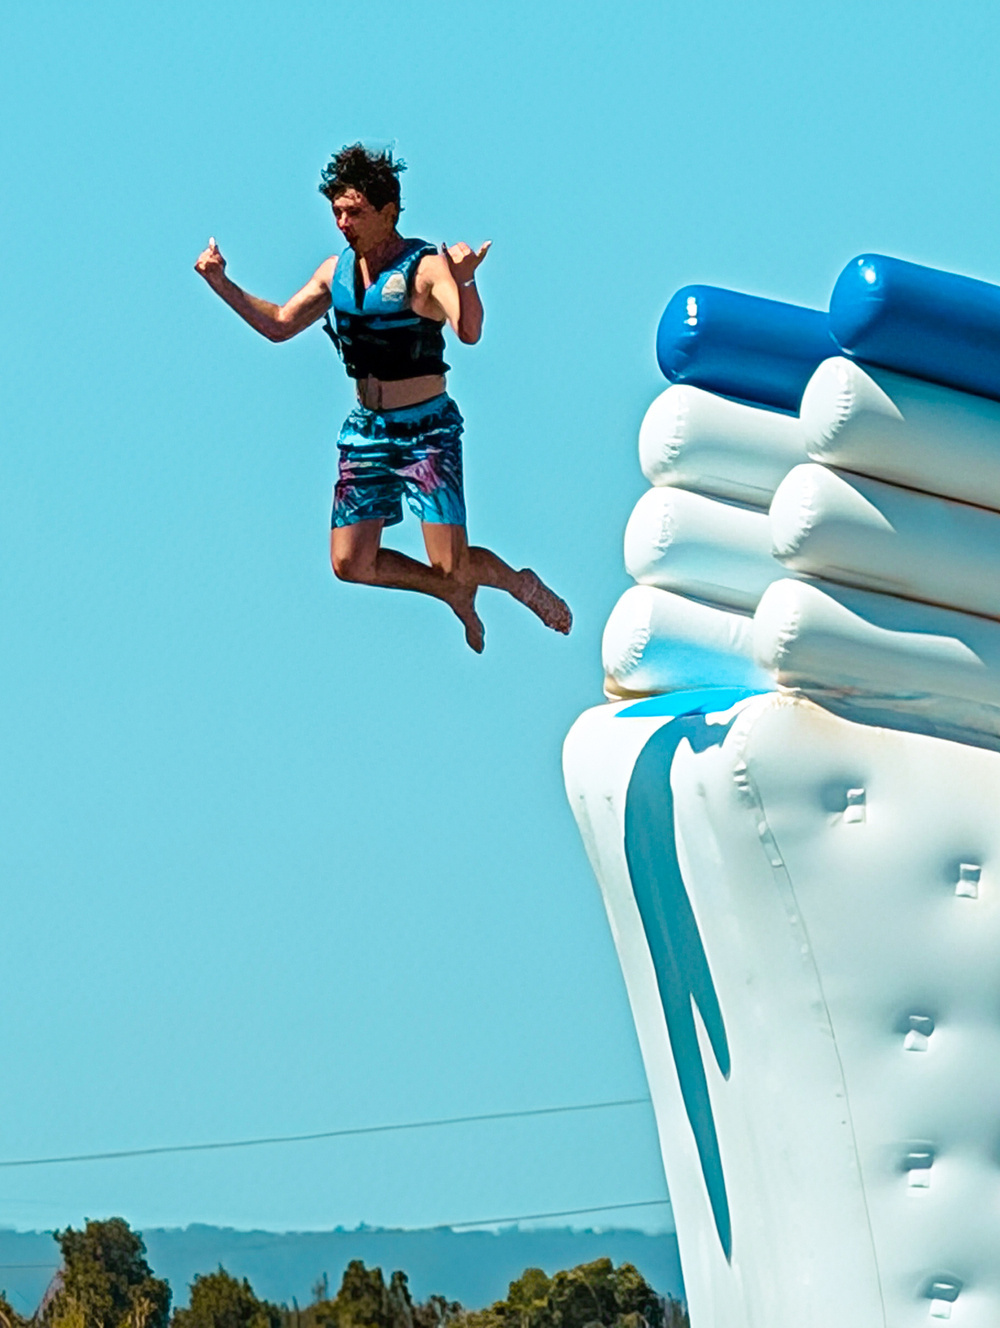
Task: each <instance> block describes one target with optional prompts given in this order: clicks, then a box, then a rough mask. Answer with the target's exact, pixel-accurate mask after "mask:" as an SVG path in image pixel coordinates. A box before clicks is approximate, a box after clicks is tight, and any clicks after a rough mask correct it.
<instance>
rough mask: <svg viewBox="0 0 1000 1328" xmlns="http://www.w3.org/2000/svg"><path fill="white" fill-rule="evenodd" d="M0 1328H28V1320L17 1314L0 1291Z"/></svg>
mask: <svg viewBox="0 0 1000 1328" xmlns="http://www.w3.org/2000/svg"><path fill="white" fill-rule="evenodd" d="M0 1328H28V1320H27V1319H24V1318H22V1317H21V1315H20V1314H18V1312H17V1310H16V1309H15V1308H14V1306H13V1305H12V1304H11V1303H10V1301H9V1300H8V1299H7V1294H6V1292H3V1291H0Z"/></svg>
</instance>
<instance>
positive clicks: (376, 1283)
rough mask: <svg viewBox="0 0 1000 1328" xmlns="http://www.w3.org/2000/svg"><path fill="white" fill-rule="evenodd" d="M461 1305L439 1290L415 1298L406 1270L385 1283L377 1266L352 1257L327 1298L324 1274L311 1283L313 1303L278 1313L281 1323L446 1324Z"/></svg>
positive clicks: (407, 1327) (313, 1326) (298, 1327)
mask: <svg viewBox="0 0 1000 1328" xmlns="http://www.w3.org/2000/svg"><path fill="white" fill-rule="evenodd" d="M462 1313H463V1311H462V1306H461V1305H460V1304H459V1303H458V1302H457V1301H455V1300H446V1299H445V1298H444V1296H429V1297H428V1299H427V1300H426V1301H425V1302H424V1303H423V1304H419V1303H415V1302H414V1300H413V1298H412V1296H411V1295H410V1288H409V1284H408V1282H407V1278H406V1274H405V1273H400V1272H395V1273H393V1274H392V1276H391V1277H390V1278H389V1285H388V1286H386V1284H385V1278H384V1277H383V1276H382V1269H381V1268H366V1267H365V1265H364V1264H363V1263H362V1261H361V1260H360V1259H354V1260H352V1262H351V1263H349V1264H348V1265H347V1268H346V1269H345V1270H344V1276H343V1278H342V1280H341V1283H340V1290H339V1291H338V1292H337V1294H336V1295H335V1296H334V1297H333V1299H332V1300H331V1299H330V1290H329V1283H328V1281H327V1277H326V1274H325V1273H324V1274H323V1276H322V1278H321V1279H320V1280H319V1281H318V1282H317V1283H316V1285H315V1286H314V1287H313V1303H312V1304H311V1305H310V1306H308V1307H307V1308H306V1309H304V1310H299V1309H298V1308H297V1307H296V1309H295V1310H293V1311H288V1310H286V1311H285V1313H284V1325H285V1328H446V1325H450V1324H451V1323H452V1321H453V1320H457V1319H458V1318H459V1317H460V1316H461V1314H462Z"/></svg>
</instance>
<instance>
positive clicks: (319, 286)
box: [194, 238, 337, 341]
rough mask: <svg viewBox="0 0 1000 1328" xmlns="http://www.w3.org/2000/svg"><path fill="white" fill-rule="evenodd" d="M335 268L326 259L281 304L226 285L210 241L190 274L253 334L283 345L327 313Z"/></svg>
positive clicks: (231, 283)
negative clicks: (299, 288) (248, 327)
mask: <svg viewBox="0 0 1000 1328" xmlns="http://www.w3.org/2000/svg"><path fill="white" fill-rule="evenodd" d="M336 266H337V260H336V258H328V259H327V260H326V262H325V263H323V264H321V266H320V267H318V268H317V269H316V271H315V272H314V273H313V275H312V277H311V278H310V279H309V281H307V282H306V284H305V285H304V286H303V287H302V289H301V290H300V291H296V293H295V294H294V295H293V296H292V297H291V299H290V300H286V301H285V303H284V304H272V303H271V301H270V300H262V299H260V297H259V296H257V295H251V294H250V292H249V291H245V290H243V288H242V287H240V286H237V284H236V282H235V281H230V279H229V278H228V277H227V276H226V260H225V259H224V258H223V257H222V254H221V253H220V252H219V246H218V245H217V244H216V243H215V239H214V238H213V239H211V240H209V242H208V248H207V249H206V250H204V252H203V253H201V254H199V255H198V260H197V262H196V263H195V265H194V270H195V271H196V272H197V273H198V274H199V275H200V276H202V277H204V278H205V280H206V281H207V282H208V284H209V285H210V286H211V287H212V290H214V291H215V293H216V295H218V296H219V297H220V299H223V300H225V302H226V304H228V305H229V307H230V309H233V310H235V312H236V313H238V314H239V316H240V317H241V318H242V319H243V321H244V322H245V323H249V324H250V326H251V327H252V328H253V329H254V331H255V332H259V333H260V334H261V336H264V337H267V339H268V341H287V340H288V339H289V337H294V336H296V335H297V334H298V333H299V332H302V331H304V330H305V328H307V327H309V326H310V325H311V324H312V323H315V322H316V320H317V319H318V318H322V317H323V315H324V314H325V313H326V311H327V309H329V307H330V303H331V297H330V282H331V280H332V278H333V269H334V268H335V267H336Z"/></svg>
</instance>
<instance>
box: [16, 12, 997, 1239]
mask: <svg viewBox="0 0 1000 1328" xmlns="http://www.w3.org/2000/svg"><path fill="white" fill-rule="evenodd" d="M998 39H1000V11H998V10H997V9H996V7H995V6H994V5H987V4H986V3H985V2H984V0H977V2H976V3H959V4H956V5H951V6H946V5H942V4H940V3H932V2H931V0H882V3H880V4H878V5H877V6H876V5H873V4H871V2H870V0H844V2H843V3H840V4H838V5H836V6H833V5H819V4H802V3H801V0H797V2H795V3H793V2H792V0H761V2H760V3H758V4H754V5H747V4H744V3H737V0H702V2H701V3H699V4H697V5H693V4H681V3H678V2H677V0H656V2H655V3H653V2H649V0H629V2H628V3H626V4H622V3H621V0H599V2H593V0H584V2H583V3H580V2H579V0H577V2H575V3H572V4H570V3H565V2H564V0H550V2H549V3H547V4H545V5H539V4H537V3H536V2H535V0H504V3H502V4H493V5H485V4H482V3H479V2H478V0H476V2H475V3H474V2H473V0H443V2H442V3H438V4H435V5H418V4H415V3H407V2H406V0H368V3H366V4H364V5H359V6H347V5H343V4H340V3H332V2H330V0H327V3H316V2H312V3H309V2H305V3H301V4H296V5H284V6H278V5H274V4H270V3H267V4H265V3H261V2H260V0H240V2H239V3H238V4H236V3H218V4H214V5H204V4H199V5H194V4H191V3H186V2H185V0H180V2H179V3H174V4H170V5H166V4H159V5H152V6H136V5H134V4H126V3H124V2H123V0H122V2H120V3H109V2H108V0H95V3H93V4H89V5H86V6H83V5H65V4H52V3H46V2H45V0H41V2H40V3H35V4H31V5H28V4H26V3H21V4H16V5H14V6H9V7H8V8H7V10H6V13H5V23H4V41H3V46H2V49H0V99H2V102H0V122H2V124H3V131H2V153H3V156H2V164H3V203H2V212H0V238H2V245H3V262H2V264H0V283H2V292H0V293H2V302H3V309H4V318H3V320H2V323H0V338H2V342H3V347H2V352H3V354H2V363H3V365H4V379H5V383H4V391H3V397H2V404H0V411H2V416H0V418H2V421H3V426H4V427H3V433H4V445H3V448H2V449H0V627H2V632H0V705H2V716H3V722H2V742H3V757H4V759H3V763H2V771H0V882H2V887H0V889H2V894H0V899H2V909H0V928H2V931H0V935H2V945H3V981H2V983H0V1028H2V1030H3V1033H2V1038H3V1042H2V1045H3V1050H4V1057H3V1064H4V1074H3V1081H2V1087H0V1157H2V1158H15V1157H31V1156H38V1155H51V1154H61V1153H75V1152H89V1151H95V1150H101V1149H109V1148H127V1147H142V1146H145V1145H155V1144H160V1143H187V1142H200V1141H204V1140H212V1139H238V1138H245V1137H250V1136H256V1135H270V1134H284V1133H293V1132H306V1131H312V1130H323V1129H334V1128H338V1127H342V1126H343V1127H349V1126H353V1125H366V1124H377V1123H383V1122H392V1121H400V1120H414V1119H421V1118H429V1117H437V1116H448V1115H455V1114H465V1113H475V1112H488V1111H502V1110H516V1109H518V1108H522V1107H524V1108H532V1107H536V1106H548V1105H556V1104H561V1103H578V1102H592V1101H596V1100H603V1099H609V1098H624V1097H634V1096H638V1095H642V1094H643V1093H644V1091H645V1083H644V1079H643V1074H642V1067H641V1063H640V1060H639V1055H638V1051H637V1047H636V1043H635V1038H634V1034H633V1031H632V1025H631V1019H630V1016H629V1012H628V1007H627V1003H626V999H625V994H624V989H623V985H622V981H621V978H620V975H619V972H618V967H617V962H616V959H615V956H614V951H613V947H612V943H611V939H610V936H609V933H608V929H607V925H606V922H605V919H604V915H603V911H602V908H601V904H600V900H599V896H598V892H597V889H596V886H595V885H594V883H593V881H592V879H591V876H590V872H589V869H588V867H587V864H586V862H585V859H584V856H583V853H582V850H581V847H580V845H579V842H578V839H577V836H576V832H575V829H574V826H573V824H572V821H571V818H570V815H569V812H568V810H567V808H566V805H565V800H564V796H563V792H562V786H561V779H560V771H559V752H560V744H561V742H562V738H563V736H564V734H565V732H566V730H567V729H568V727H569V725H570V724H571V723H572V721H573V719H574V718H575V717H576V715H577V714H578V713H579V712H580V711H581V710H582V709H583V708H584V707H586V706H588V705H590V704H594V703H596V702H597V701H599V700H600V668H599V648H598V647H599V638H600V632H601V628H602V626H603V622H604V619H605V617H606V615H607V613H608V611H609V609H610V607H611V605H612V604H613V603H614V600H615V598H616V597H617V595H618V594H619V593H620V591H621V590H622V589H623V588H624V586H625V576H624V573H623V571H622V567H621V533H622V530H623V527H624V524H625V520H626V518H627V516H628V513H629V511H630V509H631V506H632V504H633V502H634V501H635V499H636V498H637V497H638V495H639V494H640V492H641V491H642V488H643V480H642V477H641V475H640V473H639V470H638V465H637V460H636V447H635V439H636V432H637V428H638V424H639V421H640V419H641V417H642V414H643V411H644V409H645V407H646V406H647V405H648V403H649V401H650V400H651V399H652V397H653V396H654V395H655V394H656V392H658V391H659V390H660V389H661V388H662V386H663V383H662V381H661V380H660V379H659V377H658V374H657V371H656V368H655V364H654V360H653V351H652V344H653V333H654V329H655V325H656V322H657V319H658V316H659V313H660V311H661V309H662V307H663V305H664V303H665V302H666V300H667V298H668V297H669V296H670V294H671V293H672V292H673V291H674V290H675V289H676V288H677V287H678V286H679V285H682V284H685V283H687V282H691V281H703V282H715V283H720V284H724V285H729V286H733V287H736V288H739V289H743V290H749V291H754V292H758V293H761V294H767V295H770V296H774V297H778V298H785V299H790V300H793V301H799V302H802V303H810V304H814V305H817V306H819V305H822V304H824V303H825V301H826V298H827V296H828V294H829V291H830V288H831V286H832V283H833V280H834V278H835V276H836V274H837V272H838V271H839V270H840V268H841V267H842V265H843V264H844V263H845V262H846V261H847V260H848V259H849V258H851V257H852V256H853V255H854V254H856V253H858V252H860V251H862V250H865V249H872V250H876V251H882V252H888V253H893V254H898V255H901V256H903V257H908V258H913V259H916V260H918V261H922V262H926V263H930V264H933V265H936V266H941V267H946V268H951V269H954V270H957V271H962V272H968V273H971V274H973V275H976V276H981V277H985V278H987V279H990V280H1000V243H998V240H997V233H996V231H997V228H996V217H997V215H998V211H1000V208H998V203H1000V198H998V179H1000V177H998V169H997V165H996V145H995V139H996V123H997V112H998V109H1000V107H998V92H997V81H996V64H997V55H998ZM359 137H360V138H364V139H367V140H376V141H377V140H381V141H392V142H394V143H395V144H396V146H397V148H398V151H399V152H400V154H401V155H402V156H403V157H404V158H405V159H406V160H407V162H408V163H409V165H410V170H409V172H408V173H407V175H406V176H404V191H405V192H404V198H405V203H406V211H405V213H404V223H405V224H404V230H406V231H407V232H408V233H410V234H420V235H424V236H426V237H428V238H430V239H431V240H435V241H437V240H441V239H446V240H449V241H455V240H457V239H460V238H462V239H466V240H468V241H470V242H472V243H478V242H480V241H481V240H483V239H485V238H491V239H492V240H493V241H494V246H493V249H492V251H491V253H490V256H489V259H488V260H487V263H486V265H485V267H484V268H483V270H482V274H481V286H482V289H483V294H484V300H485V304H486V309H487V326H486V334H485V336H484V339H483V341H482V343H481V344H480V345H478V346H476V347H474V348H464V347H457V348H455V347H453V349H452V357H451V358H452V363H453V366H454V373H453V375H452V381H451V387H452V390H453V392H454V394H455V396H456V398H457V399H458V401H459V403H460V405H461V407H462V410H463V412H464V414H465V416H466V420H467V426H468V432H467V452H466V456H467V490H468V499H469V505H470V512H471V523H472V524H471V531H472V535H473V538H474V539H475V540H476V541H478V542H482V543H487V544H490V545H492V546H493V547H495V548H496V549H497V550H498V551H499V552H500V553H501V554H502V555H503V556H505V557H507V558H508V559H509V560H510V561H512V562H514V563H515V564H516V565H521V564H523V563H531V564H532V565H534V566H536V567H537V568H538V569H539V571H540V572H542V574H543V575H544V576H545V577H546V578H547V579H549V580H551V582H552V583H553V584H554V585H555V586H556V587H557V588H558V589H559V590H560V591H561V592H562V593H564V594H565V595H566V596H567V597H568V598H569V599H570V600H571V602H572V604H573V606H574V608H575V610H576V615H577V625H576V629H575V631H574V634H573V637H572V638H571V639H570V640H569V641H565V640H563V639H562V638H559V637H555V636H553V635H551V634H549V633H546V632H545V631H544V630H543V629H542V628H541V627H540V626H539V625H538V624H537V623H536V622H535V620H534V619H532V618H530V617H529V616H528V615H527V614H525V613H524V612H523V611H522V610H520V609H518V608H517V607H516V606H514V605H512V604H509V603H507V602H504V601H503V600H502V599H501V598H500V597H499V596H497V595H496V594H491V593H490V592H485V593H484V594H483V596H482V611H483V616H484V618H485V620H486V624H487V632H488V644H487V651H486V654H485V655H484V656H483V657H482V658H476V657H474V656H473V655H472V654H471V653H470V652H468V651H467V650H466V648H465V646H464V645H463V643H462V637H461V633H460V631H459V629H458V626H457V624H456V623H455V622H454V621H453V620H452V619H451V618H450V617H449V615H448V613H447V611H446V610H445V609H444V608H443V607H442V606H440V605H438V604H436V603H432V602H429V601H421V600H418V599H416V598H413V599H410V598H406V597H403V596H401V595H395V594H390V593H387V592H378V591H374V590H366V589H363V588H360V587H350V586H341V585H337V584H336V583H334V581H333V579H332V577H331V576H330V574H329V571H328V567H327V554H326V542H327V528H328V518H329V492H330V485H331V481H332V477H333V468H334V449H333V442H334V438H335V436H336V431H337V427H338V425H339V422H340V420H341V418H342V417H343V415H344V414H345V413H346V411H347V409H348V408H349V404H350V394H349V389H348V385H347V382H346V380H345V379H344V377H343V374H342V372H341V370H340V369H339V368H338V365H337V362H336V361H335V359H334V357H333V354H332V351H331V349H330V346H329V344H328V343H327V341H326V339H325V338H324V337H323V336H322V335H321V333H320V332H319V331H318V330H313V331H312V332H310V333H308V334H306V335H305V336H303V337H302V338H300V339H299V340H297V341H295V342H292V343H291V344H288V345H285V346H281V347H275V346H272V345H269V344H268V343H266V342H265V341H263V340H262V339H260V338H258V337H256V336H255V335H254V334H253V333H252V332H250V330H249V329H248V328H246V327H245V326H244V325H242V324H241V323H240V322H239V321H238V320H237V319H236V318H235V317H234V316H233V315H232V314H231V313H229V312H228V311H227V310H226V309H225V308H224V307H223V306H222V305H221V303H219V302H218V301H217V300H215V299H214V297H212V295H211V293H210V292H209V291H208V290H207V288H205V287H204V286H203V284H202V283H201V282H200V281H199V280H198V279H197V278H196V277H195V275H194V273H193V272H192V270H191V264H192V262H193V260H194V258H195V256H196V255H197V253H198V252H199V250H200V249H201V248H202V246H203V245H204V243H205V241H206V240H207V237H208V236H209V234H214V235H215V236H216V237H217V238H218V240H219V243H220V245H221V246H222V248H223V251H224V253H225V254H226V256H227V258H228V259H229V263H230V269H229V270H230V273H231V275H232V276H233V277H234V279H235V280H237V281H238V282H240V283H241V284H244V285H246V286H247V287H248V288H249V289H251V290H253V291H254V292H256V293H258V294H262V295H265V296H268V297H270V298H278V299H281V298H284V297H285V296H287V295H288V294H289V293H291V291H292V290H294V289H296V288H297V287H298V286H299V285H300V284H301V283H302V282H303V281H304V280H305V279H306V278H307V277H308V276H309V274H310V273H311V272H312V271H313V270H314V268H315V267H316V266H317V265H318V263H319V262H320V261H321V260H322V259H323V258H324V257H325V256H326V255H327V254H328V253H330V252H332V251H333V250H334V249H335V248H336V247H337V245H336V240H337V238H338V237H336V235H335V233H334V231H333V228H332V225H331V222H330V218H329V212H328V208H327V205H326V204H325V202H324V200H323V199H322V198H321V197H320V196H319V195H318V193H317V192H316V184H317V180H318V173H319V169H320V167H321V166H322V165H323V164H324V162H325V160H326V159H327V157H328V156H329V154H330V153H331V152H332V151H333V150H335V149H336V148H337V147H339V146H340V145H341V144H343V143H344V142H348V141H352V140H354V139H357V138H359ZM416 534H417V532H416V530H415V529H414V528H413V526H412V524H408V525H407V527H406V529H405V530H404V532H403V534H402V536H401V539H402V540H403V542H404V547H407V548H410V549H413V548H414V547H415V539H416ZM663 1193H664V1183H663V1179H662V1175H661V1173H660V1170H659V1161H658V1151H657V1147H656V1142H655V1134H654V1129H653V1124H652V1116H651V1112H650V1110H649V1108H648V1107H637V1108H635V1107H634V1108H627V1109H623V1110H619V1111H614V1112H605V1113H597V1114H595V1115H592V1116H578V1117H567V1118H562V1119H551V1120H526V1121H523V1122H519V1123H512V1124H506V1125H503V1126H500V1125H475V1126H464V1127H461V1128H457V1129H452V1130H442V1131H436V1132H426V1133H422V1134H419V1135H416V1134H403V1135H398V1136H380V1137H378V1136H377V1137H375V1138H373V1139H368V1140H346V1141H340V1142H331V1143H323V1144H310V1145H298V1146H295V1147H287V1148H273V1149H261V1150H255V1151H252V1152H232V1153H219V1154H214V1155H202V1156H196V1157H194V1158H186V1159H184V1158H182V1159H176V1158H174V1159H165V1160H163V1159H161V1160H155V1159H154V1160H150V1161H146V1162H142V1163H138V1162H128V1163H126V1162H121V1163H112V1164H105V1165H96V1164H95V1165H80V1166H66V1167H58V1168H55V1167H54V1168H45V1169H41V1170H37V1171H2V1170H0V1224H2V1225H17V1226H22V1227H24V1226H32V1227H35V1226H37V1227H44V1226H51V1225H55V1224H65V1223H67V1222H79V1221H80V1220H82V1218H83V1217H84V1215H91V1216H100V1215H105V1214H108V1213H112V1212H117V1213H122V1214H123V1215H124V1216H126V1217H128V1218H129V1219H130V1220H132V1221H133V1222H134V1223H137V1224H140V1225H152V1224H157V1225H173V1224H183V1223H186V1222H191V1221H203V1222H219V1223H229V1224H232V1225H236V1226H262V1227H269V1228H306V1227H328V1226H333V1225H336V1224H346V1225H353V1224H354V1223H356V1222H359V1221H366V1222H369V1223H374V1224H386V1225H408V1226H409V1225H423V1224H429V1223H439V1222H449V1221H456V1222H458V1221H465V1220H471V1219H475V1218H477V1217H488V1216H493V1215H497V1216H499V1215H504V1214H512V1215H513V1214H518V1213H533V1212H540V1211H548V1210H556V1209H566V1208H574V1207H583V1206H587V1205H596V1204H600V1203H607V1204H611V1203H622V1202H627V1201H631V1200H639V1199H649V1198H655V1197H657V1196H658V1195H661V1194H663ZM588 1220H590V1219H588ZM617 1220H621V1221H626V1220H627V1221H628V1222H629V1223H630V1224H633V1223H636V1222H640V1221H641V1222H643V1223H645V1224H647V1225H649V1226H651V1227H655V1226H657V1224H659V1225H661V1226H662V1225H663V1224H664V1223H667V1222H669V1215H668V1213H667V1212H666V1211H665V1210H662V1209H659V1210H658V1209H649V1210H645V1212H643V1211H639V1212H637V1213H635V1214H625V1215H623V1216H622V1217H619V1218H617Z"/></svg>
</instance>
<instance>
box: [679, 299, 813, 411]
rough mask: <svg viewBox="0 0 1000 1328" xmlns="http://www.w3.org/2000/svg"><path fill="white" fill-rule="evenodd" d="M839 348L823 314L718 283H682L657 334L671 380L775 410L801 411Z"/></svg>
mask: <svg viewBox="0 0 1000 1328" xmlns="http://www.w3.org/2000/svg"><path fill="white" fill-rule="evenodd" d="M836 353H837V344H836V342H835V341H834V340H833V337H832V336H831V335H830V325H829V319H828V317H827V315H826V314H825V313H821V312H820V311H819V310H817V309H804V308H802V307H801V306H800V305H797V304H782V303H780V302H779V301H778V300H764V299H761V298H759V297H758V296H756V295H742V294H739V293H737V292H736V291H728V290H723V289H721V288H720V287H718V286H684V287H683V288H682V289H681V290H679V291H678V292H677V294H676V295H675V296H674V297H673V298H672V299H671V301H670V303H669V304H668V305H667V307H666V309H665V310H664V311H663V317H662V318H661V319H660V326H659V328H658V330H657V333H656V359H657V363H658V364H659V366H660V370H661V371H662V373H663V375H664V377H665V378H668V379H669V380H670V381H671V382H672V383H691V384H692V385H693V386H695V387H702V388H707V389H708V390H709V391H710V392H718V393H721V394H723V395H724V396H727V397H735V398H736V399H737V400H739V401H745V402H749V403H750V404H751V405H760V406H772V407H774V408H776V409H778V410H788V411H797V410H798V408H799V402H800V401H801V399H802V392H803V389H804V388H805V385H806V383H807V382H808V381H809V377H810V375H811V374H812V372H813V370H814V369H815V368H816V366H817V364H819V363H820V361H821V360H825V359H827V358H828V357H829V356H830V355H836Z"/></svg>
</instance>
